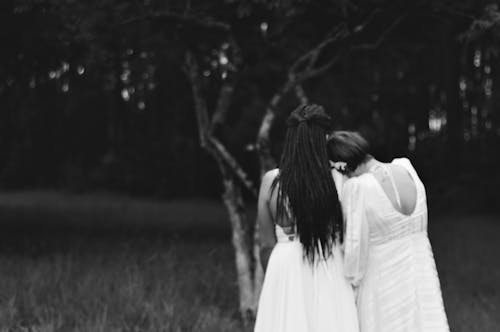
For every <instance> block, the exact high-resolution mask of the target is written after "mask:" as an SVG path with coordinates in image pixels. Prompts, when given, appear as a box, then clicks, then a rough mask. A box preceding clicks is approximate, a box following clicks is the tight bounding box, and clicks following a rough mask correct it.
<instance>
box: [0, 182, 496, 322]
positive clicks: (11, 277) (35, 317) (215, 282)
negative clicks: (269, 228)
mask: <svg viewBox="0 0 500 332" xmlns="http://www.w3.org/2000/svg"><path fill="white" fill-rule="evenodd" d="M0 223H1V225H2V228H3V230H2V232H0V233H1V234H0V239H1V241H0V331H46V332H50V331H106V332H108V331H109V332H112V331H155V332H157V331H214V332H215V331H217V332H219V331H231V332H238V331H243V329H242V327H241V325H240V323H239V320H238V310H237V306H238V302H237V286H236V283H235V280H236V278H235V271H234V264H233V254H232V248H231V245H230V241H229V239H230V233H229V222H228V221H227V219H226V215H225V211H224V208H223V206H222V205H221V204H220V203H219V202H213V201H201V200H199V201H193V200H191V201H170V202H165V201H161V200H157V201H153V200H150V199H132V198H128V197H123V196H115V195H107V194H102V195H98V194H93V195H71V194H65V193H56V192H21V193H4V194H0ZM429 232H430V237H431V241H432V244H433V247H434V253H435V257H436V262H437V266H438V270H439V274H440V278H441V283H442V288H443V296H444V300H445V305H446V310H447V313H448V318H449V321H450V326H451V329H452V331H454V332H471V331H481V332H489V331H491V332H494V331H499V330H500V315H499V314H498V313H499V312H500V294H498V289H497V288H496V286H497V282H498V280H500V263H499V262H500V260H498V258H497V257H496V255H497V253H499V252H500V241H498V240H497V236H498V235H499V234H500V218H499V217H498V216H496V215H492V214H487V215H481V214H477V213H476V214H468V215H460V216H456V217H453V216H451V215H450V214H446V213H442V212H440V213H439V214H437V215H435V216H433V215H432V214H431V218H430V228H429Z"/></svg>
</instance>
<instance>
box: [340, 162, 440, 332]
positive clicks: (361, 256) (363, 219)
mask: <svg viewBox="0 0 500 332" xmlns="http://www.w3.org/2000/svg"><path fill="white" fill-rule="evenodd" d="M393 163H394V164H398V165H401V166H403V167H405V168H406V169H407V171H408V172H409V173H410V175H411V177H412V179H413V180H414V183H415V185H416V189H417V201H416V205H415V209H414V210H413V212H412V213H411V214H410V215H405V214H403V213H401V212H399V211H398V210H396V209H395V208H394V206H393V204H392V202H391V201H390V200H389V198H388V197H387V196H386V194H385V192H384V191H383V189H382V187H381V185H380V184H379V183H378V181H377V179H376V178H375V177H374V176H373V175H372V174H370V173H367V174H363V175H361V176H359V177H356V178H352V179H349V180H348V181H346V183H345V186H344V188H343V194H342V206H343V211H344V216H345V219H346V236H345V266H344V267H345V275H346V277H347V278H348V280H350V282H351V283H352V284H353V285H354V286H355V287H357V306H358V316H359V321H360V331H361V332H388V331H391V332H392V331H394V332H399V331H401V332H403V331H404V332H447V331H449V327H448V322H447V318H446V313H445V309H444V305H443V300H442V295H441V288H440V284H439V278H438V274H437V270H436V264H435V262H434V257H433V253H432V248H431V244H430V242H429V238H428V236H427V203H426V194H425V187H424V185H423V183H422V182H421V181H420V179H419V178H418V175H417V173H416V172H415V170H414V168H413V167H412V165H411V163H410V161H409V160H408V159H406V158H401V159H395V160H394V161H393ZM391 181H392V182H394V180H391ZM393 186H394V191H395V193H396V195H398V191H397V190H396V187H395V185H394V184H393ZM396 198H397V201H398V204H399V206H400V204H401V203H400V199H399V198H398V197H396Z"/></svg>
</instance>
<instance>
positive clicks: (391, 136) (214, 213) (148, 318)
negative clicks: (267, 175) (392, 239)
mask: <svg viewBox="0 0 500 332" xmlns="http://www.w3.org/2000/svg"><path fill="white" fill-rule="evenodd" d="M0 45H1V46H0V226H1V230H0V331H15V332H17V331H47V332H49V331H50V332H52V331H54V332H55V331H64V332H66V331H91V332H93V331H106V332H107V331H150V332H153V331H154V332H158V331H175V332H179V331H207V332H209V331H214V332H215V331H216V332H224V331H228V332H243V331H250V330H251V329H252V322H253V318H254V316H255V312H256V308H257V301H258V295H259V291H260V286H261V283H262V278H263V271H262V269H261V267H260V264H259V255H256V253H258V252H259V246H258V241H257V237H256V234H257V232H255V200H256V192H257V189H258V185H259V181H260V177H261V175H262V174H263V173H264V172H265V171H266V170H268V169H270V168H272V167H275V166H276V164H277V163H276V160H279V156H280V152H281V146H282V140H283V136H284V132H285V126H284V122H285V119H286V117H287V115H288V113H289V112H290V111H291V110H292V109H293V108H295V107H297V105H299V104H301V103H305V102H313V103H318V104H322V105H324V106H325V108H326V110H327V111H328V112H329V113H330V114H331V115H332V117H333V119H334V123H335V128H336V129H342V130H346V129H348V130H359V131H360V132H361V133H362V134H363V135H364V136H365V137H366V138H367V139H368V140H369V141H370V143H371V144H372V150H373V151H372V152H373V154H374V155H375V157H377V158H379V159H381V160H384V161H389V160H391V159H392V158H395V157H401V156H407V157H409V158H410V159H411V161H412V163H413V164H414V166H415V168H416V169H417V171H418V173H419V175H420V176H421V178H422V180H423V181H424V183H425V185H426V189H427V198H428V205H429V237H430V239H431V242H432V245H433V250H434V255H435V258H436V263H437V268H438V272H439V277H440V281H441V286H442V291H443V297H444V303H445V307H446V312H447V315H448V319H449V323H450V327H451V330H452V331H454V332H462V331H463V332H465V331H467V332H470V331H485V332H486V331H488V332H489V331H492V332H493V331H498V330H499V329H500V316H499V315H498V312H500V296H498V294H499V293H498V287H496V285H497V284H498V280H499V278H500V265H499V264H498V263H495V262H497V261H498V259H497V257H496V253H497V252H498V250H499V249H500V248H499V242H498V235H499V234H500V223H499V217H498V216H499V212H500V210H499V205H498V202H499V200H500V191H499V190H498V188H499V187H500V171H499V166H498V165H499V163H500V61H499V60H500V6H499V5H498V3H496V2H494V1H490V0H460V1H458V0H415V1H393V0H392V1H391V0H269V1H266V0H129V1H125V0H101V1H77V0H2V1H1V2H0ZM221 198H222V199H221Z"/></svg>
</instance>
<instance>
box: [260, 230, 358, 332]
mask: <svg viewBox="0 0 500 332" xmlns="http://www.w3.org/2000/svg"><path fill="white" fill-rule="evenodd" d="M254 331H255V332H357V331H359V328H358V317H357V310H356V305H355V299H354V293H353V290H352V287H351V285H350V284H349V283H348V282H347V281H346V279H345V278H344V270H343V257H342V252H341V250H340V248H339V247H338V246H335V247H334V249H333V257H330V258H328V259H326V260H321V261H319V262H317V263H315V264H314V265H313V264H311V263H309V262H308V261H307V260H306V259H305V258H304V257H303V249H302V244H301V243H300V242H299V241H298V240H297V239H295V240H291V241H281V242H278V243H277V244H276V246H275V247H274V249H273V251H272V253H271V257H270V259H269V264H268V267H267V271H266V276H265V280H264V285H263V288H262V292H261V295H260V301H259V308H258V312H257V320H256V323H255V330H254Z"/></svg>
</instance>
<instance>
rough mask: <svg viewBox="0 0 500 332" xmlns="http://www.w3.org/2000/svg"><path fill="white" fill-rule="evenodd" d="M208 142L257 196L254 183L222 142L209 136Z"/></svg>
mask: <svg viewBox="0 0 500 332" xmlns="http://www.w3.org/2000/svg"><path fill="white" fill-rule="evenodd" d="M209 140H210V143H212V145H213V147H214V149H215V151H216V152H217V154H218V155H219V157H220V158H221V159H222V160H223V161H224V163H225V164H226V165H227V166H228V167H229V169H230V170H231V172H232V173H233V174H234V175H236V177H237V178H238V179H239V180H240V182H241V183H242V184H243V185H244V186H245V188H247V189H248V191H250V192H251V193H252V194H253V196H254V197H255V198H256V197H257V189H256V188H255V185H254V183H253V182H252V181H251V180H250V179H249V177H248V174H247V173H246V172H245V171H244V170H243V168H242V167H241V166H240V164H239V163H238V162H237V161H236V159H235V158H234V157H233V156H232V155H231V153H230V152H229V151H228V150H227V149H226V147H225V146H224V144H222V143H221V142H220V141H219V140H218V139H217V138H215V137H213V136H210V137H209Z"/></svg>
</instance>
